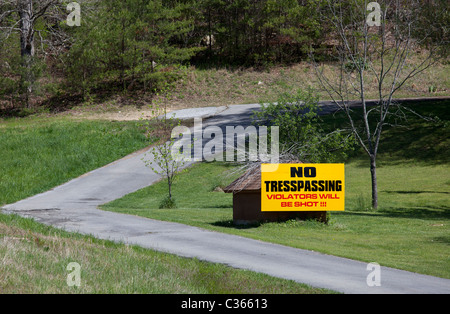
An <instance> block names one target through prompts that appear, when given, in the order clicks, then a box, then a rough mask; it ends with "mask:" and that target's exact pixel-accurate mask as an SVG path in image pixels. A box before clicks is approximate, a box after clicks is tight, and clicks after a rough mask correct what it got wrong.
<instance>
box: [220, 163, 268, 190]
mask: <svg viewBox="0 0 450 314" xmlns="http://www.w3.org/2000/svg"><path fill="white" fill-rule="evenodd" d="M244 190H245V191H260V190H261V167H255V168H254V169H251V170H249V171H247V172H246V173H245V174H244V175H243V176H241V177H240V178H238V179H236V180H235V181H233V182H232V183H231V184H230V185H229V186H227V187H226V188H225V189H224V192H225V193H234V192H241V191H244Z"/></svg>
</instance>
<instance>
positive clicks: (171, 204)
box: [159, 196, 177, 209]
mask: <svg viewBox="0 0 450 314" xmlns="http://www.w3.org/2000/svg"><path fill="white" fill-rule="evenodd" d="M174 208H177V204H176V202H175V199H174V198H173V197H172V198H170V197H169V196H166V197H165V198H164V199H163V200H162V201H161V203H160V204H159V209H174Z"/></svg>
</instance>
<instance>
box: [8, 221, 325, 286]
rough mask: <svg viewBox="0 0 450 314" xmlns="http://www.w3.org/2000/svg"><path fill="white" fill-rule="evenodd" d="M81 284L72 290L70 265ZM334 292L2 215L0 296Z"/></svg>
mask: <svg viewBox="0 0 450 314" xmlns="http://www.w3.org/2000/svg"><path fill="white" fill-rule="evenodd" d="M73 262H75V263H78V264H79V265H80V267H81V268H80V270H81V273H80V279H81V282H80V286H79V287H76V286H73V287H69V286H68V285H67V276H68V275H69V274H70V273H71V270H67V266H68V265H69V264H70V263H73ZM3 293H4V294H10V293H13V294H19V293H25V294H29V293H32V294H53V293H58V294H60V293H64V294H66V293H89V294H91V293H101V294H126V293H139V294H140V293H143V294H180V293H182V294H223V293H225V294H260V293H262V294H323V293H326V294H329V293H333V292H332V291H329V290H325V289H317V288H311V287H309V286H306V285H303V284H300V283H296V282H294V281H290V280H283V279H279V278H273V277H271V276H268V275H264V274H259V273H254V272H250V271H245V270H238V269H233V268H230V267H227V266H225V265H219V264H212V263H207V262H202V261H199V260H197V259H188V258H182V257H177V256H174V255H170V254H165V253H160V252H155V251H152V250H147V249H143V248H139V247H137V246H127V245H123V244H117V243H113V242H109V241H103V240H97V239H95V238H92V237H87V236H81V235H78V234H73V233H67V232H64V231H61V230H58V229H54V228H51V227H47V226H43V225H41V224H39V223H36V222H34V221H32V220H30V219H23V218H19V217H17V216H10V215H1V214H0V294H3Z"/></svg>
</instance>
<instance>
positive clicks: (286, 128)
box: [255, 90, 353, 162]
mask: <svg viewBox="0 0 450 314" xmlns="http://www.w3.org/2000/svg"><path fill="white" fill-rule="evenodd" d="M318 102H319V100H318V98H317V96H315V95H314V92H313V91H312V90H308V91H306V92H304V91H302V90H298V91H297V94H294V95H292V94H282V95H281V96H280V98H279V100H278V102H276V103H270V104H268V105H264V106H263V109H262V111H261V112H257V113H256V114H255V120H256V121H257V123H259V124H260V125H267V124H268V123H269V124H271V125H273V126H279V128H280V134H279V136H280V152H281V153H282V154H289V155H292V156H293V157H295V158H296V159H298V160H300V161H302V162H335V161H338V160H343V159H344V158H345V157H346V156H347V153H348V152H349V150H350V149H351V148H352V146H353V141H352V137H350V136H349V135H348V134H346V133H345V132H343V131H341V130H325V129H324V128H323V126H322V124H321V118H320V116H319V105H318Z"/></svg>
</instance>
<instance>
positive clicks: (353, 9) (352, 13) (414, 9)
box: [312, 0, 448, 209]
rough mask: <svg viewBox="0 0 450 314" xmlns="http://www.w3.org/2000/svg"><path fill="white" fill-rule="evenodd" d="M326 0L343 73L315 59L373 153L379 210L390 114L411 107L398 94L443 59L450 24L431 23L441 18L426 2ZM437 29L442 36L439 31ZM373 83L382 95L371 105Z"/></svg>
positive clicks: (328, 87) (375, 200)
mask: <svg viewBox="0 0 450 314" xmlns="http://www.w3.org/2000/svg"><path fill="white" fill-rule="evenodd" d="M326 3H327V5H326V6H325V10H326V12H324V19H327V21H328V22H329V25H330V26H331V28H332V32H334V34H336V36H337V39H338V41H339V46H338V48H337V60H338V64H339V73H338V75H334V77H331V75H329V74H325V71H324V67H323V66H320V65H318V64H317V63H316V62H314V56H312V60H313V62H314V65H315V68H316V72H317V75H318V78H319V81H320V82H321V84H322V86H323V88H324V89H325V90H326V91H327V93H328V95H329V96H330V97H331V99H332V100H333V102H334V103H335V104H336V105H337V106H339V108H340V109H342V110H343V111H344V112H345V114H346V115H347V117H348V121H349V123H350V126H351V130H352V133H353V134H354V136H355V138H356V139H357V142H358V143H359V145H360V146H361V147H362V148H363V149H364V151H365V152H366V154H367V155H368V157H369V160H370V172H371V180H372V206H373V208H374V209H377V208H378V187H377V155H378V153H379V145H380V140H381V135H382V132H383V129H384V127H385V126H386V124H387V121H388V117H389V116H390V115H391V114H395V112H399V110H402V109H405V108H404V107H402V106H401V104H398V103H396V102H395V101H394V95H395V94H396V93H397V92H398V90H399V89H401V88H402V87H403V86H404V85H405V83H406V82H407V81H409V80H412V79H414V78H415V77H416V76H417V75H419V74H420V73H422V72H424V71H425V70H427V69H428V68H430V67H431V66H432V65H434V64H435V63H436V62H437V61H438V60H439V58H440V56H441V54H438V52H439V51H441V52H442V50H441V49H440V48H442V47H448V46H447V45H448V40H447V31H448V30H447V28H446V26H445V25H438V26H437V27H433V28H431V27H430V25H431V24H433V25H435V24H436V23H434V22H433V21H430V20H425V19H424V17H423V16H422V12H421V10H423V8H424V7H425V4H424V3H423V1H418V0H412V1H400V0H385V1H379V2H370V3H369V1H358V0H351V1H335V0H327V1H326ZM427 5H428V8H429V9H430V10H433V8H434V9H436V10H437V6H435V4H434V1H429V2H428V4H427ZM435 26H436V25H435ZM427 29H428V30H430V31H427ZM431 30H433V31H434V34H431V33H430V32H431ZM436 30H438V33H439V32H440V36H436ZM431 35H433V36H431ZM418 47H422V48H423V47H425V48H426V53H425V54H418V53H416V50H417V49H418ZM413 59H414V60H413ZM371 82H376V85H377V94H378V96H377V99H376V101H375V103H371V104H370V105H369V103H368V98H367V89H368V87H367V86H368V85H369V83H371ZM352 100H358V101H359V103H360V106H361V107H362V114H361V116H360V117H359V119H360V120H361V121H362V126H361V125H360V124H358V123H357V118H356V117H355V112H354V111H353V110H352V107H351V104H352Z"/></svg>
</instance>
